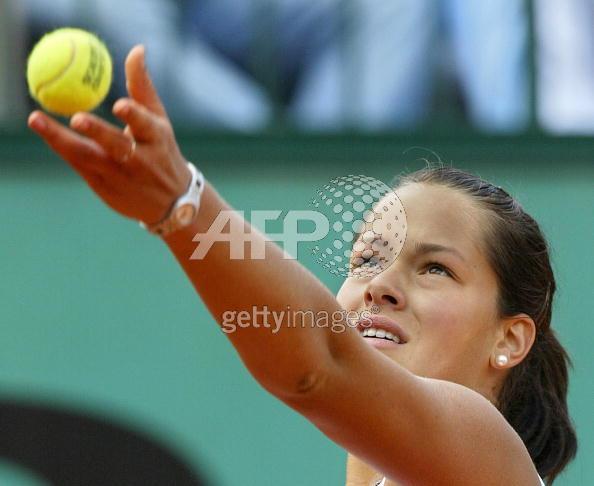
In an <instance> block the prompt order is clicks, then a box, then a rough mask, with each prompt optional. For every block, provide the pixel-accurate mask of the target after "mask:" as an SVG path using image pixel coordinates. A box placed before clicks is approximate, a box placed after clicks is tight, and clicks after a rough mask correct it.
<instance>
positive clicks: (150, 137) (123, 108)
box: [113, 98, 163, 142]
mask: <svg viewBox="0 0 594 486" xmlns="http://www.w3.org/2000/svg"><path fill="white" fill-rule="evenodd" d="M113 113H114V115H115V116H117V117H118V118H119V119H120V120H122V121H123V122H124V123H126V124H127V126H128V127H129V128H128V131H129V133H131V134H132V136H133V137H134V139H135V140H136V141H137V142H153V141H155V140H159V139H161V138H162V137H163V122H162V119H160V118H158V117H157V116H155V114H154V113H152V112H150V111H149V110H148V109H147V108H145V107H144V106H143V105H141V104H140V103H138V102H136V101H134V100H132V99H130V98H121V99H119V100H118V101H116V102H115V104H114V105H113Z"/></svg>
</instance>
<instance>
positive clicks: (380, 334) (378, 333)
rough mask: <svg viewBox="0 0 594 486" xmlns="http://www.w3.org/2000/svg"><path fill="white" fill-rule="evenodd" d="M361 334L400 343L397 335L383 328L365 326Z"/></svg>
mask: <svg viewBox="0 0 594 486" xmlns="http://www.w3.org/2000/svg"><path fill="white" fill-rule="evenodd" d="M362 335H363V337H376V338H380V339H389V340H391V341H394V342H395V343H397V344H400V339H398V336H395V335H394V334H392V333H391V332H389V331H385V330H384V329H376V328H374V327H371V328H367V329H364V330H363V333H362Z"/></svg>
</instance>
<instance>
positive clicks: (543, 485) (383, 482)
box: [377, 478, 545, 486]
mask: <svg viewBox="0 0 594 486" xmlns="http://www.w3.org/2000/svg"><path fill="white" fill-rule="evenodd" d="M538 479H540V478H538ZM540 484H542V486H545V483H544V482H543V480H542V479H540ZM385 485H386V478H384V479H382V480H381V481H380V482H379V483H377V486H385Z"/></svg>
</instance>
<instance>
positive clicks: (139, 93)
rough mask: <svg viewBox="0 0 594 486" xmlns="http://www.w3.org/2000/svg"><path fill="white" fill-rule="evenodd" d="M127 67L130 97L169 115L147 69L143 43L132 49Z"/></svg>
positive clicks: (158, 113)
mask: <svg viewBox="0 0 594 486" xmlns="http://www.w3.org/2000/svg"><path fill="white" fill-rule="evenodd" d="M125 68H126V86H127V88H128V93H129V94H130V97H131V98H133V99H134V100H136V101H138V102H139V103H141V104H142V105H144V106H146V107H147V108H148V109H149V110H150V111H152V112H153V113H155V114H157V115H159V116H167V114H166V112H165V107H164V106H163V103H162V102H161V99H160V98H159V95H158V94H157V90H156V89H155V86H154V84H153V82H152V80H151V78H150V76H149V74H148V71H147V69H146V63H145V48H144V46H143V45H141V44H139V45H136V46H134V47H133V48H132V49H131V50H130V52H129V53H128V57H127V58H126V64H125Z"/></svg>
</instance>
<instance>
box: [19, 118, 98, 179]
mask: <svg viewBox="0 0 594 486" xmlns="http://www.w3.org/2000/svg"><path fill="white" fill-rule="evenodd" d="M28 125H29V127H30V128H31V129H32V130H33V131H34V132H36V133H37V134H38V135H39V136H40V137H41V138H42V139H43V140H44V141H45V143H47V144H48V145H49V146H50V147H51V148H52V149H53V150H54V151H55V152H56V153H57V154H58V155H60V156H61V157H62V158H63V159H64V160H66V161H67V162H69V163H70V165H71V166H72V167H73V168H74V169H75V170H76V171H77V172H78V173H79V174H81V175H83V174H85V173H100V172H102V169H103V168H104V167H105V166H106V165H107V164H108V163H109V158H108V155H107V154H106V153H105V151H104V150H103V149H102V148H101V147H100V146H99V145H97V144H96V143H95V142H94V141H93V140H89V139H87V138H85V137H82V136H80V135H78V134H77V133H75V132H73V131H72V130H70V129H69V128H67V127H65V126H63V125H61V124H60V123H58V122H57V121H56V120H54V119H53V118H51V117H50V116H48V115H46V114H45V113H43V112H42V111H34V112H33V113H31V115H30V116H29V120H28ZM83 177H85V178H86V176H85V175H83Z"/></svg>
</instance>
